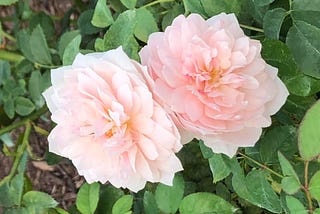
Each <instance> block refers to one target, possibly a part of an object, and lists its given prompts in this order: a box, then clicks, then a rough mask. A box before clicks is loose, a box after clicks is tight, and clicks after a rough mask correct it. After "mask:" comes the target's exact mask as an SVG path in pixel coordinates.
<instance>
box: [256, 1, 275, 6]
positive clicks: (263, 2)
mask: <svg viewBox="0 0 320 214" xmlns="http://www.w3.org/2000/svg"><path fill="white" fill-rule="evenodd" d="M274 1H275V0H255V1H254V3H255V4H256V5H257V6H260V7H261V6H266V5H269V4H271V3H272V2H274Z"/></svg>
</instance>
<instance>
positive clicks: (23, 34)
mask: <svg viewBox="0 0 320 214" xmlns="http://www.w3.org/2000/svg"><path fill="white" fill-rule="evenodd" d="M17 42H18V46H19V48H20V50H21V52H22V53H23V56H25V57H26V58H27V59H28V60H30V61H31V62H35V59H34V56H33V54H32V51H31V47H30V35H29V33H28V32H27V31H26V30H21V31H19V32H18V35H17Z"/></svg>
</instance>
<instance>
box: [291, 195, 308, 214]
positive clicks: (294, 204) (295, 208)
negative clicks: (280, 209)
mask: <svg viewBox="0 0 320 214" xmlns="http://www.w3.org/2000/svg"><path fill="white" fill-rule="evenodd" d="M286 202H287V207H288V209H289V211H290V213H299V214H308V211H307V210H306V209H305V207H304V206H303V204H302V203H301V202H300V201H299V200H298V199H296V198H295V197H293V196H290V195H288V196H286Z"/></svg>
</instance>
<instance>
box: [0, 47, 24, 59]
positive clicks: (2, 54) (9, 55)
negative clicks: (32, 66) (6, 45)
mask: <svg viewBox="0 0 320 214" xmlns="http://www.w3.org/2000/svg"><path fill="white" fill-rule="evenodd" d="M0 59H3V60H7V61H10V62H19V61H21V60H22V59H24V57H23V56H21V55H20V54H17V53H14V52H11V51H6V50H0Z"/></svg>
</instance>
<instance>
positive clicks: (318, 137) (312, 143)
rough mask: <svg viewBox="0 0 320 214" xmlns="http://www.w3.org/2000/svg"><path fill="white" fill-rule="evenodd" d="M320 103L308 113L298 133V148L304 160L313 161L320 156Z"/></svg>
mask: <svg viewBox="0 0 320 214" xmlns="http://www.w3.org/2000/svg"><path fill="white" fill-rule="evenodd" d="M319 118H320V101H317V102H316V104H314V105H313V106H312V107H311V108H310V109H309V110H308V111H307V113H306V115H305V116H304V118H303V121H302V122H301V124H300V127H299V131H298V148H299V152H300V155H301V157H302V158H303V159H304V160H312V159H313V158H314V157H316V156H318V155H320V144H319V142H320V132H319V127H320V120H319Z"/></svg>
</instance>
